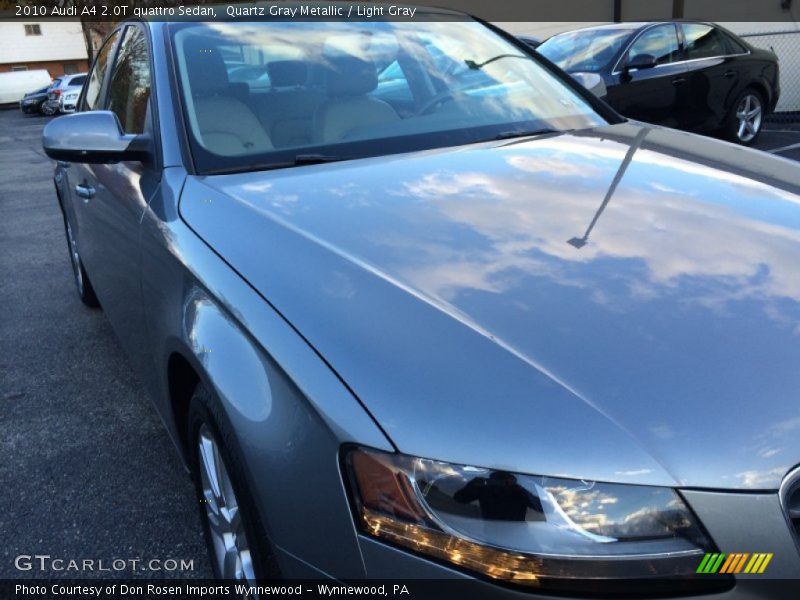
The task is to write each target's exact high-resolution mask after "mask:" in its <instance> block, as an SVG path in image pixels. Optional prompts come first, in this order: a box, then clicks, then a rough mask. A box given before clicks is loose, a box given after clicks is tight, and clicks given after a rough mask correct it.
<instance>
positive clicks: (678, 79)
mask: <svg viewBox="0 0 800 600" xmlns="http://www.w3.org/2000/svg"><path fill="white" fill-rule="evenodd" d="M684 83H686V77H676V78H675V79H673V80H672V85H674V86H675V87H678V86H681V85H683V84H684Z"/></svg>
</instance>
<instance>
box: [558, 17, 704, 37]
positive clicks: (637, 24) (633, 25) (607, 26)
mask: <svg viewBox="0 0 800 600" xmlns="http://www.w3.org/2000/svg"><path fill="white" fill-rule="evenodd" d="M667 23H698V24H700V25H709V26H712V27H719V25H717V24H716V23H711V22H709V21H698V20H696V19H670V20H665V21H623V22H620V23H604V24H603V25H589V26H588V27H579V28H577V29H570V30H568V31H562V32H561V33H556V34H554V35H553V36H552V37H556V36H557V35H561V34H562V33H575V32H578V31H596V30H614V29H628V30H631V31H638V30H639V29H644V28H645V27H650V26H652V25H664V24H667Z"/></svg>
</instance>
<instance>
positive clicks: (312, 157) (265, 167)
mask: <svg viewBox="0 0 800 600" xmlns="http://www.w3.org/2000/svg"><path fill="white" fill-rule="evenodd" d="M351 159H352V157H349V156H329V155H327V154H298V155H296V156H295V157H294V158H293V159H291V160H284V161H281V162H271V163H259V164H255V165H242V166H236V167H223V168H221V169H214V170H213V171H211V172H210V173H209V175H230V174H232V173H251V172H253V171H270V170H272V169H286V168H289V167H300V166H303V165H319V164H322V163H332V162H339V161H342V160H351Z"/></svg>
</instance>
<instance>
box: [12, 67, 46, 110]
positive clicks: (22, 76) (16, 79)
mask: <svg viewBox="0 0 800 600" xmlns="http://www.w3.org/2000/svg"><path fill="white" fill-rule="evenodd" d="M49 84H50V73H48V72H47V71H46V70H44V69H33V70H30V71H10V72H8V73H0V105H2V104H16V103H17V102H19V101H20V100H21V99H22V97H23V96H25V94H27V93H28V92H30V91H31V90H35V89H37V88H40V87H42V86H45V85H49Z"/></svg>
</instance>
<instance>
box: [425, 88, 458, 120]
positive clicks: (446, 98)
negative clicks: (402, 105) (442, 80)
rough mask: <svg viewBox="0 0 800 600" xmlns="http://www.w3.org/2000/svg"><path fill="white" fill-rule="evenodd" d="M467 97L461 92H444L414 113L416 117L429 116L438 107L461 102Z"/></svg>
mask: <svg viewBox="0 0 800 600" xmlns="http://www.w3.org/2000/svg"><path fill="white" fill-rule="evenodd" d="M466 97H467V95H466V94H465V93H464V92H463V91H460V90H445V91H443V92H439V93H438V94H436V95H435V96H434V97H433V98H431V99H430V100H428V101H427V102H426V103H425V104H423V105H422V108H420V109H419V110H418V111H417V112H415V113H414V116H415V117H421V116H423V115H427V114H429V113H431V112H432V111H433V109H434V108H436V107H437V106H441V105H442V104H445V103H446V102H452V101H454V100H461V99H464V98H466Z"/></svg>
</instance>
